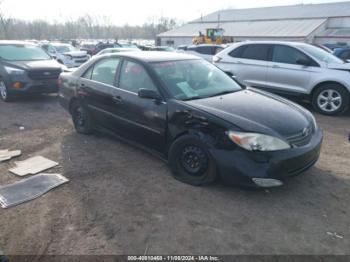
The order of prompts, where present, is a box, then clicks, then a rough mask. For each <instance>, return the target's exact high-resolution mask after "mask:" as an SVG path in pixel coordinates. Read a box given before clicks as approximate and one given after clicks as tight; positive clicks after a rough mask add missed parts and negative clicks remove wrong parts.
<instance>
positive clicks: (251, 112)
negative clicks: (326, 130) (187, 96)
mask: <svg viewBox="0 0 350 262" xmlns="http://www.w3.org/2000/svg"><path fill="white" fill-rule="evenodd" d="M186 103H187V104H188V105H190V106H192V107H195V108H198V109H200V110H203V111H206V112H207V113H210V114H212V115H215V116H216V117H219V118H221V119H223V120H226V121H228V122H230V123H231V124H233V125H234V126H236V127H238V128H239V129H241V130H242V131H246V132H255V133H263V134H268V135H274V136H279V137H284V138H286V137H290V136H293V135H295V134H297V133H300V132H301V131H302V130H303V129H304V128H306V127H310V126H311V125H312V122H311V121H312V120H311V119H310V115H309V114H310V113H308V112H307V110H305V109H303V108H302V107H300V106H298V105H296V104H294V103H293V102H290V101H288V100H286V99H283V98H281V97H278V96H275V95H272V94H269V93H265V92H262V91H258V90H255V89H247V90H242V91H239V92H235V93H232V94H228V95H223V96H217V97H211V98H205V99H200V100H192V101H186Z"/></svg>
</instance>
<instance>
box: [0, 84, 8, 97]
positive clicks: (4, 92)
mask: <svg viewBox="0 0 350 262" xmlns="http://www.w3.org/2000/svg"><path fill="white" fill-rule="evenodd" d="M0 95H1V97H2V98H3V99H6V98H7V90H6V86H5V83H4V82H3V81H1V82H0Z"/></svg>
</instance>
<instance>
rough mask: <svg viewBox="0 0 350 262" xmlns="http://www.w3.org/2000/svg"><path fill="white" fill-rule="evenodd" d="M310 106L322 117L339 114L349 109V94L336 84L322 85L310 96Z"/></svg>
mask: <svg viewBox="0 0 350 262" xmlns="http://www.w3.org/2000/svg"><path fill="white" fill-rule="evenodd" d="M327 97H328V99H327ZM322 105H323V106H324V107H322ZM312 106H313V107H314V109H315V110H316V111H317V112H319V113H321V114H324V115H329V116H333V115H338V114H341V113H343V112H345V111H346V110H347V109H348V108H349V92H348V91H347V90H346V89H345V88H344V87H343V86H341V85H340V84H337V83H330V84H325V85H322V86H320V87H319V88H317V89H316V90H315V91H314V93H313V95H312Z"/></svg>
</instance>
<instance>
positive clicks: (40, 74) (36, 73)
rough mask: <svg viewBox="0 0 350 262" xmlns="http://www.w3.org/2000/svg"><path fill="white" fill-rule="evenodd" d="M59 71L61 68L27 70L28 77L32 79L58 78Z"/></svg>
mask: <svg viewBox="0 0 350 262" xmlns="http://www.w3.org/2000/svg"><path fill="white" fill-rule="evenodd" d="M61 72H62V70H61V69H54V70H52V69H48V70H45V69H40V70H31V71H29V72H28V77H29V78H31V79H33V80H44V79H58V77H59V75H60V74H61Z"/></svg>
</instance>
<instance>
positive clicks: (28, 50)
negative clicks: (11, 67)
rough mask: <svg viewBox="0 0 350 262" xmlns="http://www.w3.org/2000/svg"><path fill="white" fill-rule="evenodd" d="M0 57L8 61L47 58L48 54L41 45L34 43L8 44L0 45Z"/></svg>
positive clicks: (48, 57) (49, 57)
mask: <svg viewBox="0 0 350 262" xmlns="http://www.w3.org/2000/svg"><path fill="white" fill-rule="evenodd" d="M0 58H1V59H5V60H9V61H35V60H49V59H51V56H49V55H48V54H47V53H46V52H45V51H44V50H43V49H42V48H41V47H39V46H35V45H25V44H24V45H22V44H18V45H17V44H13V45H11V44H9V45H6V44H4V45H0Z"/></svg>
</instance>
